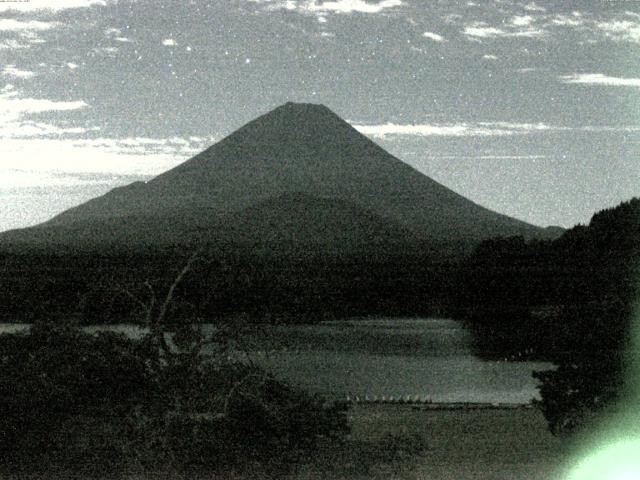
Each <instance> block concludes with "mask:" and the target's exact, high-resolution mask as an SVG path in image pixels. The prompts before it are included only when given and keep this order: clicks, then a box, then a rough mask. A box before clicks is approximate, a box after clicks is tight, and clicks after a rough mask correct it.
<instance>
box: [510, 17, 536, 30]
mask: <svg viewBox="0 0 640 480" xmlns="http://www.w3.org/2000/svg"><path fill="white" fill-rule="evenodd" d="M533 20H534V19H533V17H532V16H531V15H516V16H515V17H513V18H512V19H511V24H512V25H515V26H516V27H526V26H529V25H531V24H532V23H533Z"/></svg>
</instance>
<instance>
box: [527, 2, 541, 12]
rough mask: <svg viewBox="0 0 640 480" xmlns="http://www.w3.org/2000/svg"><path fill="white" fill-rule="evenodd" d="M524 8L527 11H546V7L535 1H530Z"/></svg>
mask: <svg viewBox="0 0 640 480" xmlns="http://www.w3.org/2000/svg"><path fill="white" fill-rule="evenodd" d="M524 9H525V10H527V11H529V12H546V11H547V9H546V8H544V7H541V6H539V5H537V4H536V3H535V2H531V3H529V4H528V5H525V6H524Z"/></svg>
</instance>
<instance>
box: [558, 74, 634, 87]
mask: <svg viewBox="0 0 640 480" xmlns="http://www.w3.org/2000/svg"><path fill="white" fill-rule="evenodd" d="M560 80H561V81H562V82H563V83H577V84H584V85H606V86H611V87H640V78H621V77H610V76H608V75H604V74H602V73H574V74H572V75H562V76H561V77H560Z"/></svg>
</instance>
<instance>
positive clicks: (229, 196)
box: [0, 103, 549, 243]
mask: <svg viewBox="0 0 640 480" xmlns="http://www.w3.org/2000/svg"><path fill="white" fill-rule="evenodd" d="M293 193H299V194H301V195H304V197H303V198H304V199H305V202H307V203H309V205H311V204H313V205H315V207H322V205H323V203H322V202H323V201H326V200H327V199H331V201H336V200H338V199H339V200H340V201H343V202H346V203H348V204H349V205H352V206H353V207H354V208H357V209H360V210H362V211H364V212H369V214H371V215H375V216H376V218H379V219H382V221H383V222H388V225H389V226H391V225H394V226H398V228H401V229H402V230H406V231H410V232H413V234H414V235H416V236H418V237H421V238H424V239H428V240H430V241H432V242H444V243H446V242H452V241H453V242H467V243H473V242H476V241H478V240H481V239H484V238H488V237H493V236H510V235H524V236H525V237H538V236H539V237H545V236H548V235H549V234H548V232H545V231H544V230H543V229H541V228H538V227H535V226H532V225H529V224H527V223H525V222H522V221H519V220H516V219H513V218H510V217H507V216H505V215H501V214H498V213H495V212H492V211H490V210H488V209H486V208H484V207H481V206H479V205H477V204H475V203H473V202H471V201H469V200H467V199H466V198H464V197H462V196H460V195H458V194H456V193H455V192H453V191H451V190H449V189H447V188H446V187H444V186H443V185H441V184H439V183H437V182H435V181H434V180H432V179H430V178H429V177H427V176H425V175H423V174H421V173H420V172H418V171H417V170H415V169H413V168H412V167H410V166H409V165H407V164H405V163H404V162H402V161H400V160H398V159H397V158H395V157H393V156H392V155H390V154H389V153H387V152H386V151H385V150H383V149H382V148H381V147H379V146H378V145H376V144H375V143H374V142H372V141H371V140H369V139H368V138H367V137H365V136H363V135H362V134H360V133H359V132H358V131H356V130H355V129H354V128H353V127H351V126H350V125H349V124H348V123H347V122H345V121H343V120H342V119H341V118H340V117H338V116H337V115H336V114H334V113H333V112H332V111H331V110H329V109H328V108H326V107H324V106H321V105H310V104H293V103H287V104H285V105H283V106H281V107H278V108H276V109H275V110H273V111H271V112H269V113H267V114H265V115H263V116H261V117H259V118H257V119H256V120H254V121H252V122H250V123H248V124H247V125H245V126H244V127H242V128H240V129H239V130H237V131H236V132H234V133H232V134H231V135H229V136H228V137H226V138H225V139H223V140H222V141H220V142H218V143H217V144H215V145H213V146H212V147H210V148H208V149H207V150H205V151H203V152H202V153H200V154H198V155H196V156H195V157H193V158H192V159H190V160H188V161H186V162H185V163H183V164H181V165H179V166H177V167H176V168H174V169H172V170H169V171H167V172H165V173H163V174H161V175H159V176H158V177H156V178H154V179H153V180H151V181H149V182H147V183H142V182H136V183H134V184H132V185H129V186H126V187H121V188H117V189H114V190H112V191H111V192H109V193H107V194H106V195H104V196H102V197H99V198H96V199H93V200H91V201H89V202H87V203H85V204H83V205H80V206H78V207H75V208H72V209H70V210H67V211H66V212H64V213H62V214H60V215H58V216H56V217H55V218H53V219H52V220H50V221H48V222H46V223H44V224H42V225H40V226H38V227H36V231H39V232H40V233H39V234H34V230H33V229H26V230H22V231H19V232H11V233H10V234H9V235H7V234H5V235H3V236H0V241H2V240H3V239H4V240H5V241H6V240H7V239H9V238H12V239H14V240H19V239H20V238H23V239H27V238H29V237H32V238H35V237H42V236H44V237H46V236H47V233H46V232H55V231H57V232H61V233H60V235H61V236H62V237H63V236H64V233H63V232H65V231H66V232H69V233H71V232H73V231H77V230H78V229H80V230H82V231H85V232H86V235H84V236H83V237H82V238H84V239H85V241H95V242H98V243H113V242H115V243H118V242H125V243H129V242H136V241H138V240H139V239H141V238H144V237H145V236H146V234H148V235H149V236H150V237H151V239H153V237H154V236H155V237H158V238H164V237H166V236H169V237H172V238H174V237H175V238H174V239H175V240H177V241H178V242H180V241H185V242H187V241H190V240H192V239H193V235H195V234H194V233H193V232H198V231H200V232H201V231H203V230H205V231H210V233H211V234H213V235H215V233H214V230H217V231H218V232H219V234H218V235H223V234H225V232H227V233H228V230H229V229H228V228H226V227H229V225H230V223H234V220H233V219H234V217H236V220H235V222H236V223H242V222H243V221H244V220H241V216H236V215H235V214H237V213H239V212H243V211H246V209H249V208H251V207H252V206H255V205H258V204H260V205H262V207H261V208H263V209H265V208H267V209H268V207H269V205H270V204H269V203H268V201H269V200H270V199H274V198H278V197H281V196H282V195H285V197H284V198H286V195H287V194H293ZM310 199H315V200H314V201H310ZM265 202H266V203H265ZM314 202H315V203H314ZM288 204H289V205H290V207H291V208H290V209H289V210H290V211H291V214H295V215H299V214H300V210H299V209H298V210H296V208H295V207H294V203H292V202H291V201H289V202H288ZM278 206H279V207H278V208H280V209H281V210H282V208H284V205H283V204H282V202H280V203H278ZM315 207H314V208H315ZM311 210H313V208H312V209H311ZM263 213H264V212H263ZM307 213H308V216H307V221H308V222H314V221H315V222H319V225H320V227H321V226H322V224H323V222H325V223H326V222H327V221H329V218H328V217H327V216H326V215H325V214H324V213H323V208H319V210H317V213H318V215H317V217H314V214H313V213H312V212H307ZM325 213H326V212H325ZM352 213H353V212H352ZM266 215H267V216H268V214H266ZM356 217H359V214H357V215H356ZM329 223H331V222H330V221H329ZM356 223H357V222H356ZM220 224H222V225H225V228H222V229H217V228H213V225H220ZM276 224H277V222H276ZM342 225H343V226H344V227H345V228H347V226H348V222H343V223H342ZM280 226H281V225H280ZM280 226H278V227H277V228H280ZM334 227H335V225H334ZM262 228H263V230H264V229H267V225H263V227H262ZM274 228H275V224H274ZM331 228H333V227H331ZM331 228H329V229H331ZM167 229H169V230H171V231H173V232H175V235H173V234H172V233H171V232H167ZM230 230H231V231H234V230H238V227H237V226H236V228H231V229H230ZM267 230H268V229H267ZM263 234H265V235H267V236H269V235H277V232H275V231H273V229H272V231H271V232H270V233H268V232H264V231H263ZM34 235H35V236H34ZM54 236H55V235H54ZM396 236H397V235H396ZM400 236H402V235H400ZM238 238H242V235H240V236H238ZM136 239H138V240H136ZM61 241H64V239H61Z"/></svg>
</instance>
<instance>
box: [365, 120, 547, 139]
mask: <svg viewBox="0 0 640 480" xmlns="http://www.w3.org/2000/svg"><path fill="white" fill-rule="evenodd" d="M353 126H354V128H355V129H356V130H358V131H359V132H360V133H362V134H364V135H371V136H372V137H378V138H384V137H386V136H388V135H405V136H406V135H410V136H421V137H427V136H449V137H488V136H504V135H516V134H527V133H532V132H539V131H545V130H550V129H551V128H552V127H550V126H548V125H545V124H543V123H536V124H533V123H510V122H478V123H459V124H408V125H398V124H395V123H385V124H381V125H358V124H355V125H353Z"/></svg>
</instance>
